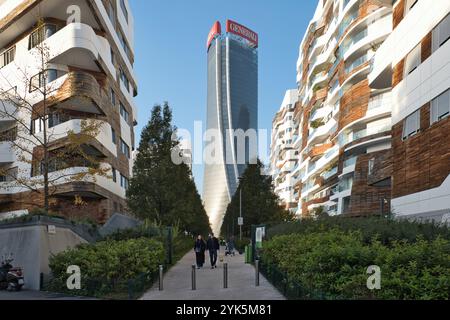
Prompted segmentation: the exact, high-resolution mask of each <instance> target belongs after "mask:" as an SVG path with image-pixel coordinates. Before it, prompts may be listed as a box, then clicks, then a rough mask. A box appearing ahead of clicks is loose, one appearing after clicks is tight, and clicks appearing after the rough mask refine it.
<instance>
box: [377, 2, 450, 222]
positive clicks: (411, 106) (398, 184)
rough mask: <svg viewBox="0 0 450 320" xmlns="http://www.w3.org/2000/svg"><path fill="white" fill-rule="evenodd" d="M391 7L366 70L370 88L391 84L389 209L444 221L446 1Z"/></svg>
mask: <svg viewBox="0 0 450 320" xmlns="http://www.w3.org/2000/svg"><path fill="white" fill-rule="evenodd" d="M392 13H393V30H392V33H391V34H390V35H389V37H388V38H387V39H386V41H385V42H384V43H383V45H382V46H381V47H380V48H379V49H378V51H377V53H376V56H375V60H374V64H373V68H372V71H371V73H370V75H369V85H370V87H371V88H373V90H386V89H392V125H393V127H392V157H393V161H392V166H393V170H392V211H393V213H394V214H395V215H396V216H397V217H400V218H409V219H419V220H420V219H422V220H423V219H425V220H435V221H437V222H445V221H447V222H448V221H450V142H449V140H448V136H449V135H450V117H449V114H450V41H448V40H449V39H450V15H449V14H450V2H449V1H448V0H435V1H425V0H397V1H393V5H392ZM379 165H380V163H379V161H377V159H375V161H374V164H373V167H374V168H376V167H377V166H379Z"/></svg>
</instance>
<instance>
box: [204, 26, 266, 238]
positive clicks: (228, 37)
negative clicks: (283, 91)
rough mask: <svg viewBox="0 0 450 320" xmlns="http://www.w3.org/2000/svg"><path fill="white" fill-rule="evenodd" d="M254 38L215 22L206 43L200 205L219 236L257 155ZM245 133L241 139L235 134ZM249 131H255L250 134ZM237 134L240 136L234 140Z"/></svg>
mask: <svg viewBox="0 0 450 320" xmlns="http://www.w3.org/2000/svg"><path fill="white" fill-rule="evenodd" d="M257 47H258V35H257V34H256V33H255V32H253V31H251V30H250V29H248V28H246V27H244V26H242V25H240V24H238V23H236V22H234V21H230V20H228V21H227V26H226V32H225V33H223V34H222V30H221V25H220V22H216V23H215V24H214V26H213V28H212V29H211V32H210V33H209V36H208V40H207V50H208V97H207V125H206V129H207V134H208V135H210V141H209V142H207V143H206V148H205V153H206V154H207V155H209V156H210V157H209V159H205V160H206V163H205V172H204V185H203V201H204V204H205V209H206V212H207V214H208V216H209V218H210V221H211V225H212V228H213V231H214V232H215V233H216V234H218V233H219V231H220V228H221V225H222V221H223V216H224V214H225V211H226V208H227V205H228V204H229V202H230V201H231V197H232V196H233V195H234V193H235V191H236V189H237V186H238V179H239V177H240V175H241V174H242V173H243V171H244V170H245V168H246V164H248V163H249V161H251V160H253V159H255V158H256V156H257V139H256V129H257V122H258V51H257ZM238 129H242V130H243V131H244V132H247V133H248V134H247V136H246V137H245V138H243V137H242V134H239V133H242V131H241V132H239V131H236V130H238ZM248 130H254V131H253V132H250V131H248ZM238 136H239V137H238Z"/></svg>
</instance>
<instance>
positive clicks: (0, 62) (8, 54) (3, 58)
mask: <svg viewBox="0 0 450 320" xmlns="http://www.w3.org/2000/svg"><path fill="white" fill-rule="evenodd" d="M15 56H16V46H14V47H12V48H10V49H8V50H6V51H5V52H3V53H2V54H1V55H0V68H3V67H4V66H6V65H8V64H10V63H11V62H13V61H14V58H15Z"/></svg>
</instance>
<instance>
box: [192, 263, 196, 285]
mask: <svg viewBox="0 0 450 320" xmlns="http://www.w3.org/2000/svg"><path fill="white" fill-rule="evenodd" d="M195 268H196V267H195V264H193V265H192V290H197V285H196V279H195Z"/></svg>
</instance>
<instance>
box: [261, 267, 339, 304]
mask: <svg viewBox="0 0 450 320" xmlns="http://www.w3.org/2000/svg"><path fill="white" fill-rule="evenodd" d="M259 270H260V272H261V274H262V275H263V276H264V277H265V278H266V279H267V280H268V281H269V282H270V283H271V284H272V285H273V286H274V287H275V288H277V289H278V290H279V291H280V292H281V293H282V294H283V295H284V296H285V297H286V298H287V299H288V300H328V299H340V298H339V297H335V296H333V297H331V296H328V295H326V294H324V293H323V292H320V291H318V290H312V289H308V288H305V287H304V286H302V285H301V284H300V283H298V282H297V281H295V280H294V279H291V278H290V277H289V276H288V274H287V273H286V272H284V271H282V270H280V269H279V268H278V267H277V266H276V265H274V264H271V263H268V262H266V261H264V260H260V262H259Z"/></svg>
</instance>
